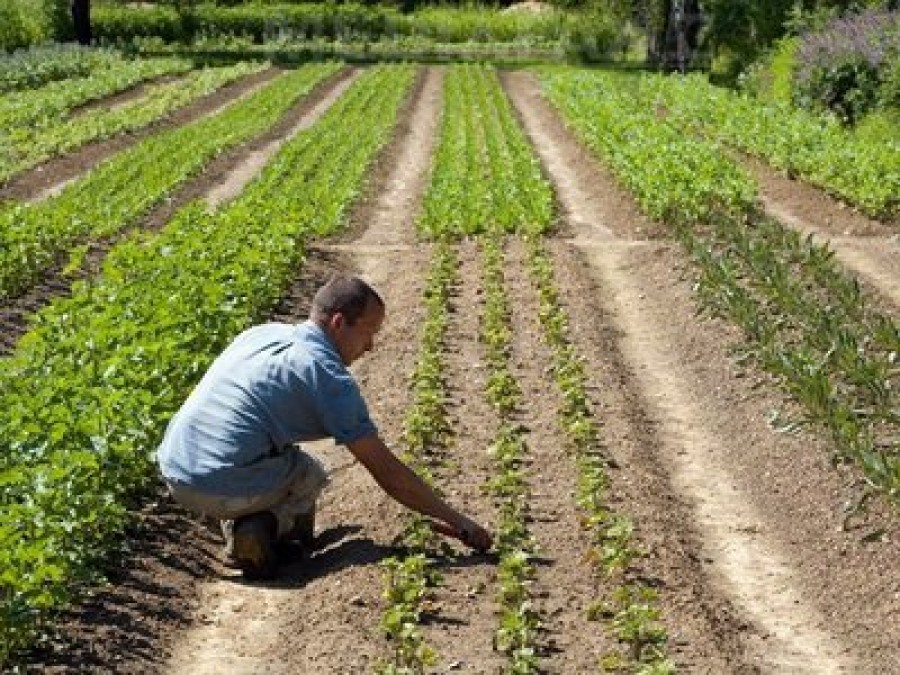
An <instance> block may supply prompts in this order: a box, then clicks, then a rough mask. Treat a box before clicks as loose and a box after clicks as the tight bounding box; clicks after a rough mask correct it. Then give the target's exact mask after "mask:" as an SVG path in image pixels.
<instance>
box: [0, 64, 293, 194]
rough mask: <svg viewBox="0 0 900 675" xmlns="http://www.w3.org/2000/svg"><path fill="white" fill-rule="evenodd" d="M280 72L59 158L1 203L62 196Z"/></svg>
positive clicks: (13, 185) (10, 188)
mask: <svg viewBox="0 0 900 675" xmlns="http://www.w3.org/2000/svg"><path fill="white" fill-rule="evenodd" d="M279 72H280V71H279V70H278V69H277V68H268V69H266V70H263V71H260V72H259V73H254V74H253V75H250V76H248V77H244V78H241V79H240V80H237V81H236V82H231V83H229V84H227V85H225V86H223V87H221V88H219V89H217V90H216V91H215V92H213V93H211V94H209V95H208V96H204V97H203V98H201V99H199V100H197V101H195V102H193V103H191V104H190V105H187V106H185V107H183V108H180V109H179V110H176V111H174V112H173V113H172V114H170V115H168V116H166V117H165V118H164V119H161V120H158V121H156V122H152V123H151V124H149V125H148V126H146V127H144V128H143V129H139V130H135V131H132V132H129V133H127V134H122V135H119V136H116V137H113V138H109V139H106V140H103V141H98V142H96V143H89V144H87V145H85V146H82V147H81V148H79V149H78V150H75V151H74V152H70V153H67V154H66V155H64V156H62V157H57V158H54V159H51V160H48V161H47V162H44V163H43V164H41V165H40V166H38V167H36V168H34V169H30V170H28V171H26V172H24V173H22V174H20V175H18V176H14V177H13V178H11V179H10V180H9V181H8V182H7V183H6V185H3V186H0V200H2V199H16V200H20V201H40V200H42V199H48V198H49V197H52V196H53V195H55V194H58V193H59V192H61V191H62V189H63V188H64V187H65V186H66V185H67V184H68V183H70V182H71V181H73V180H75V179H76V178H78V177H79V176H81V175H83V174H86V173H87V172H89V171H90V170H91V169H92V168H93V167H95V166H97V165H98V164H100V162H102V161H103V160H104V159H106V158H107V157H111V156H112V155H113V154H115V153H117V152H119V151H121V150H125V149H126V148H129V147H131V146H133V145H135V144H137V143H138V142H140V141H141V140H143V139H145V138H147V137H149V136H152V135H154V134H157V133H160V132H162V131H165V130H166V129H174V128H175V127H179V126H183V125H185V124H188V123H190V122H193V121H194V120H197V119H200V118H201V117H205V116H209V115H214V114H215V113H216V112H217V111H219V110H221V109H222V108H223V107H224V106H226V105H229V104H230V103H232V102H234V101H237V100H238V99H240V98H242V97H245V96H248V95H250V94H251V93H252V92H254V91H256V90H257V89H259V88H260V87H262V86H263V85H264V84H265V83H266V82H269V81H270V80H272V79H273V78H275V77H276V76H277V75H278V73H279Z"/></svg>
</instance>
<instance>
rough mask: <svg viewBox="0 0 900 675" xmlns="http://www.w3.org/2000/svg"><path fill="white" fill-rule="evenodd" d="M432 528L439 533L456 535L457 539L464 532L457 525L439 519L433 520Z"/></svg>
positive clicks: (449, 535)
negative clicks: (452, 525)
mask: <svg viewBox="0 0 900 675" xmlns="http://www.w3.org/2000/svg"><path fill="white" fill-rule="evenodd" d="M431 529H432V530H434V531H435V532H437V533H438V534H443V535H444V536H446V537H456V538H457V539H459V538H461V537H462V533H461V532H460V531H459V530H457V529H456V528H455V527H451V526H450V525H448V524H447V523H442V522H441V521H439V520H432V521H431Z"/></svg>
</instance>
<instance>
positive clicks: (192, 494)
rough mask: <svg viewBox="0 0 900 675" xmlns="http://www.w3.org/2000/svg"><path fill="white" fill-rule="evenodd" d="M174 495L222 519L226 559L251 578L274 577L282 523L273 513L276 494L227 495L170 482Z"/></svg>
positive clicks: (201, 511) (186, 505)
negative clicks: (273, 495)
mask: <svg viewBox="0 0 900 675" xmlns="http://www.w3.org/2000/svg"><path fill="white" fill-rule="evenodd" d="M168 486H169V490H170V492H171V493H172V496H173V497H174V498H175V500H176V501H178V502H179V503H180V504H181V505H183V506H185V507H187V508H189V509H190V510H192V511H195V512H197V513H204V514H206V515H208V516H212V517H213V518H217V519H219V524H220V526H221V529H222V536H223V537H224V539H225V557H226V559H228V560H229V561H230V562H232V563H233V564H234V565H235V566H236V567H238V568H240V569H241V570H242V571H243V573H244V577H245V578H247V579H265V578H271V577H272V576H274V573H275V568H276V566H277V562H278V560H277V552H276V550H275V543H276V540H277V536H278V520H277V519H276V517H275V514H274V513H272V511H271V508H270V507H271V506H272V499H273V497H272V495H262V496H255V495H254V496H237V497H235V496H223V495H214V494H209V493H205V492H201V491H199V490H196V489H194V488H192V487H190V486H187V485H182V484H178V483H174V482H170V481H169V482H168Z"/></svg>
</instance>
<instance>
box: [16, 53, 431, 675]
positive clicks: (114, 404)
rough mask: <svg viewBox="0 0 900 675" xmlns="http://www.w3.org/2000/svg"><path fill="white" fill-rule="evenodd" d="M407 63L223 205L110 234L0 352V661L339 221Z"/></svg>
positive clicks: (85, 561) (81, 565) (387, 122)
mask: <svg viewBox="0 0 900 675" xmlns="http://www.w3.org/2000/svg"><path fill="white" fill-rule="evenodd" d="M412 76H413V70H412V69H411V68H408V67H382V68H377V69H373V70H371V71H369V72H367V73H366V74H365V75H363V76H362V77H360V78H359V80H358V81H357V82H356V83H354V84H353V86H351V87H350V89H349V90H348V91H347V92H346V94H345V95H344V96H343V97H342V98H341V99H340V100H338V102H337V103H336V104H335V105H334V106H332V108H331V109H330V110H329V111H328V112H327V113H326V114H325V115H324V116H323V117H322V119H320V120H319V121H318V122H317V123H316V124H315V125H314V126H313V127H311V128H310V129H308V130H306V131H303V132H301V133H299V134H298V135H297V136H296V137H294V138H293V139H292V140H291V141H290V142H289V143H287V144H285V145H284V146H283V147H282V148H281V150H280V151H279V153H278V154H277V155H276V156H275V157H274V158H273V160H272V161H271V162H269V164H268V165H267V166H266V167H265V169H264V170H263V173H262V174H261V175H260V176H259V177H258V178H257V179H256V180H255V181H253V182H252V183H251V184H250V185H249V186H248V187H247V189H246V190H245V191H244V193H243V194H242V195H241V196H240V197H239V198H238V199H236V200H235V201H234V202H231V203H230V204H229V205H228V206H227V207H225V208H223V209H221V210H219V211H217V212H215V213H209V212H207V210H206V206H205V204H203V203H202V202H197V203H192V204H190V205H188V206H186V207H184V208H183V209H182V210H181V211H179V213H178V214H177V215H176V217H175V218H174V219H173V220H172V221H171V222H170V223H169V224H168V225H167V226H166V228H165V229H164V230H163V231H161V232H160V233H157V234H152V235H151V234H144V235H141V234H137V235H135V236H133V237H132V238H131V239H130V240H129V241H127V242H123V243H121V244H119V245H118V246H117V247H116V248H115V249H114V250H113V251H112V252H111V253H110V255H109V256H108V257H107V259H106V261H105V264H104V269H103V273H102V275H100V276H99V277H98V278H95V279H92V280H90V281H87V282H79V283H77V284H76V285H75V287H74V288H73V291H72V295H71V297H69V298H66V299H62V300H59V301H57V302H55V303H54V304H52V305H51V306H49V307H47V308H45V309H44V310H43V311H42V312H40V313H39V315H38V316H37V321H36V325H35V328H34V329H33V331H32V332H31V333H29V334H28V335H26V336H25V338H24V339H23V340H21V341H20V343H19V348H18V349H17V351H16V353H15V355H14V356H13V357H12V358H10V359H7V360H4V361H2V362H0V405H2V406H3V410H4V415H3V418H2V421H0V439H2V440H0V444H2V448H0V450H2V452H0V504H2V505H3V508H2V509H0V663H4V662H6V661H7V660H8V659H9V657H10V654H11V652H12V650H14V649H15V648H17V647H21V646H23V645H25V644H28V642H29V641H30V640H31V639H33V637H34V636H35V634H36V631H37V630H38V629H39V628H40V626H41V624H42V622H44V621H45V620H46V619H47V617H48V616H50V615H51V613H52V611H53V610H54V609H55V608H57V607H59V606H61V605H64V604H65V603H66V602H68V601H69V600H70V598H71V597H72V593H73V592H74V590H75V589H76V588H77V585H78V583H79V582H83V581H86V580H88V581H89V580H93V579H96V578H97V576H98V572H97V567H96V566H97V563H98V561H99V560H100V559H101V558H102V557H103V556H104V555H105V554H106V553H107V552H108V551H110V549H112V548H114V547H115V546H116V542H117V541H119V539H120V532H121V530H122V527H123V525H124V523H125V522H126V521H127V508H128V505H129V503H131V502H132V500H134V499H135V498H136V495H138V494H140V493H141V491H142V489H144V488H146V487H148V486H151V485H153V484H155V482H156V471H155V469H154V465H153V463H152V461H151V455H152V451H153V449H154V448H155V446H156V444H157V443H158V442H159V440H160V438H161V436H162V433H163V430H164V426H165V423H166V422H167V420H168V419H169V418H170V417H171V415H172V414H173V413H174V411H175V410H176V409H177V407H178V405H180V403H181V401H182V400H183V399H184V397H185V396H186V395H187V393H188V392H189V391H190V389H191V388H192V387H193V386H194V385H195V384H196V382H197V381H198V379H199V378H200V376H201V375H202V373H203V371H204V370H205V368H206V367H207V365H208V364H209V363H210V361H211V360H212V359H213V358H214V357H215V355H216V354H217V353H218V352H219V351H220V350H221V349H222V348H223V347H224V346H225V345H226V344H227V343H228V342H229V341H230V340H231V339H232V338H233V336H234V335H235V334H237V333H238V332H239V331H240V330H242V329H244V328H246V327H247V326H248V325H249V324H251V323H252V322H254V321H256V320H259V319H260V318H261V317H263V316H265V315H266V313H267V312H268V311H270V309H271V308H272V307H273V306H274V305H275V303H276V302H277V300H278V298H279V297H280V295H281V294H282V292H283V291H284V289H285V288H286V287H287V286H288V285H289V284H290V282H291V280H292V279H293V277H294V276H295V275H296V273H297V267H298V265H299V264H301V263H302V260H303V256H304V253H303V251H304V247H305V242H306V241H307V240H308V239H309V238H310V237H313V236H316V235H327V234H329V233H333V232H335V231H336V230H337V229H338V228H340V227H341V226H342V224H343V223H344V220H345V218H344V216H345V213H346V211H347V209H348V207H349V204H350V203H351V202H352V201H353V199H354V198H355V197H356V195H357V194H358V192H359V190H360V189H361V185H362V183H363V180H364V178H365V175H366V172H367V171H368V169H369V167H370V166H371V163H372V160H373V158H374V156H375V153H376V152H377V151H378V150H379V148H380V147H382V146H383V144H384V143H385V142H386V140H387V139H388V137H389V134H390V133H391V130H392V128H393V126H394V123H395V120H396V114H397V111H398V109H399V107H400V105H401V103H402V101H403V99H404V98H405V97H406V95H407V92H408V90H409V88H410V85H411V82H412Z"/></svg>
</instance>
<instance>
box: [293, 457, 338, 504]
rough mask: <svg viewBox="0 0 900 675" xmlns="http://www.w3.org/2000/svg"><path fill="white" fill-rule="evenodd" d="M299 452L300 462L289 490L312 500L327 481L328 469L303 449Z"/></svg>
mask: <svg viewBox="0 0 900 675" xmlns="http://www.w3.org/2000/svg"><path fill="white" fill-rule="evenodd" d="M299 453H300V464H299V466H298V468H297V477H296V479H295V480H294V487H293V489H292V490H291V491H292V492H294V493H295V494H297V495H298V496H299V495H303V496H304V497H306V498H307V499H309V500H311V501H313V502H314V501H315V500H316V498H317V497H318V496H319V494H321V492H322V490H324V489H325V487H326V486H327V485H328V483H329V480H330V479H329V477H328V470H327V469H326V468H325V464H324V463H323V462H322V460H320V459H319V458H318V457H315V456H314V455H311V454H309V453H308V452H306V451H304V450H300V451H299Z"/></svg>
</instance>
